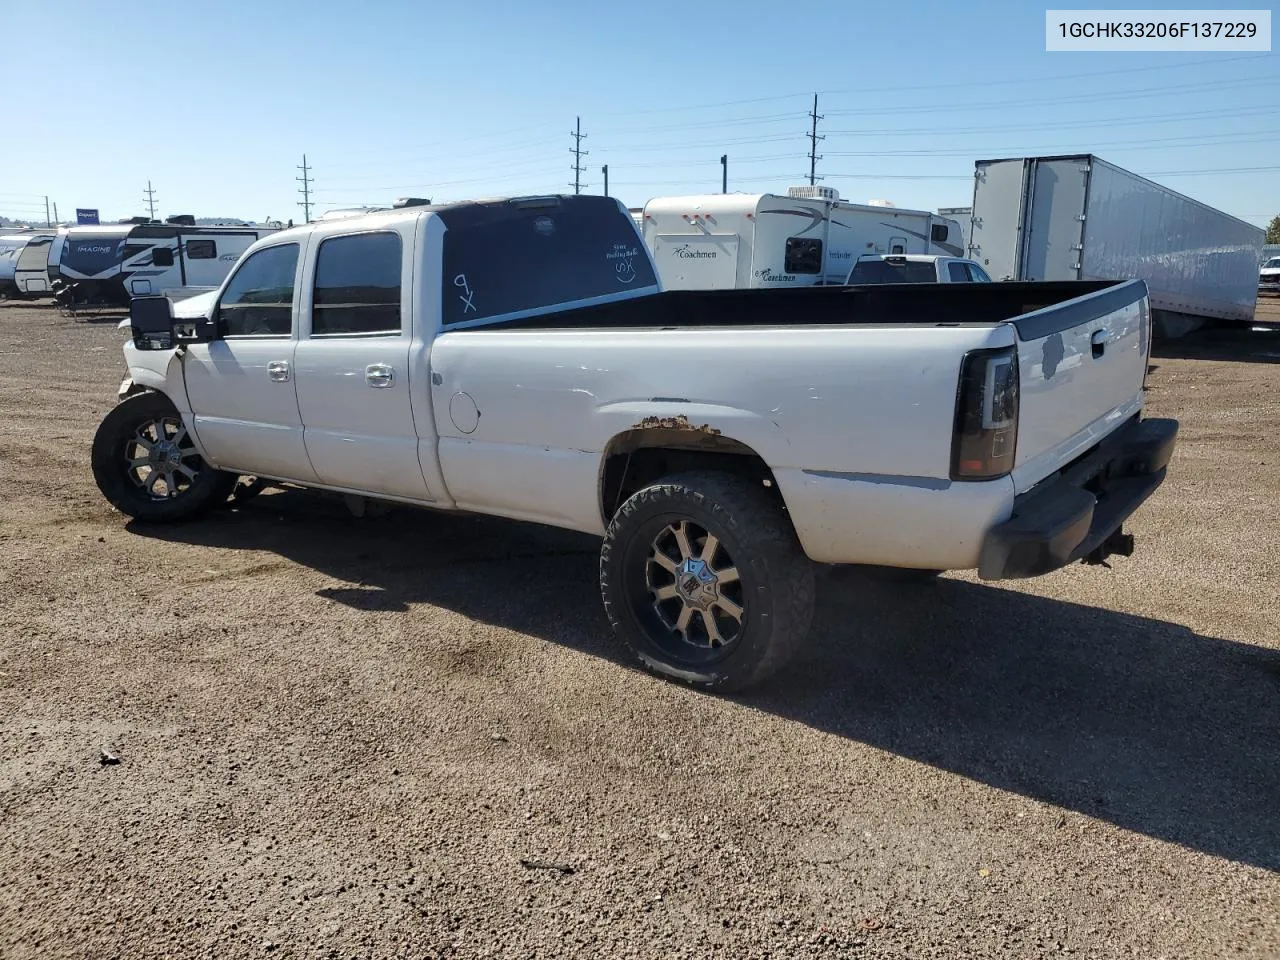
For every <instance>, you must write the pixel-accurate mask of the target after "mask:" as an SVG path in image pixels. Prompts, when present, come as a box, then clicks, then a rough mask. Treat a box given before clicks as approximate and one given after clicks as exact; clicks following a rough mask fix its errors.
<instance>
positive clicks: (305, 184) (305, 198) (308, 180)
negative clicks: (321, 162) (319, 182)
mask: <svg viewBox="0 0 1280 960" xmlns="http://www.w3.org/2000/svg"><path fill="white" fill-rule="evenodd" d="M298 169H299V170H301V171H302V176H300V177H294V178H293V179H295V180H297V181H298V182H299V183H300V184H302V186H301V187H300V188H299V189H298V192H299V193H300V194H302V202H301V203H299V204H298V206H300V207H301V208H302V215H303V217H304V218H305V221H304V222H305V223H310V222H311V184H313V183H315V178H314V177H312V176H311V167H308V166H307V155H306V154H305V153H304V154H303V155H302V166H300V167H298Z"/></svg>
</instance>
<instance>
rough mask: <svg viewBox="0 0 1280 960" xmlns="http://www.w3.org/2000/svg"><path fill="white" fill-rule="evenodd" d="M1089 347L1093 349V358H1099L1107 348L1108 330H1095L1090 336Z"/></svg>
mask: <svg viewBox="0 0 1280 960" xmlns="http://www.w3.org/2000/svg"><path fill="white" fill-rule="evenodd" d="M1089 347H1090V349H1091V350H1092V351H1093V359H1095V360H1097V359H1098V358H1099V357H1100V356H1102V355H1103V354H1104V353H1105V352H1106V350H1107V331H1105V330H1095V331H1093V336H1091V337H1090V338H1089Z"/></svg>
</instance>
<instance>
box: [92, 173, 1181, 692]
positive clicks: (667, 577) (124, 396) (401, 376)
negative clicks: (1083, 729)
mask: <svg viewBox="0 0 1280 960" xmlns="http://www.w3.org/2000/svg"><path fill="white" fill-rule="evenodd" d="M939 290H942V288H935V289H933V290H931V289H929V288H928V287H923V286H919V287H885V288H877V289H871V288H865V287H839V286H827V287H809V288H803V289H794V290H785V289H784V290H713V291H672V292H661V291H660V287H659V284H658V282H657V279H656V275H655V271H654V266H653V262H652V260H651V259H650V257H649V255H648V253H647V252H646V250H645V247H644V245H643V243H641V240H640V237H639V235H638V233H637V231H636V227H635V224H634V222H633V221H632V219H631V218H630V217H629V216H628V213H627V210H626V208H624V207H622V206H621V205H619V204H618V203H616V202H615V201H613V200H609V199H607V198H604V197H587V196H553V197H533V198H519V199H514V200H505V201H485V202H472V203H461V204H454V205H449V206H413V205H410V206H404V207H401V208H398V209H394V210H389V211H385V212H378V213H371V214H369V215H367V216H357V217H352V218H345V219H339V220H331V221H324V222H319V223H312V224H308V225H306V226H303V227H297V228H294V229H291V230H286V231H281V232H279V233H275V234H272V235H271V236H269V237H266V238H264V239H262V240H260V241H259V242H258V243H256V244H254V246H253V247H252V248H251V249H250V250H248V251H247V252H246V253H245V255H244V256H243V257H242V258H241V260H240V262H239V263H238V264H237V265H236V267H235V270H234V271H233V272H232V274H231V275H230V276H229V277H228V278H227V279H226V281H225V282H224V283H223V284H222V286H221V288H220V290H219V292H218V293H217V295H216V296H214V297H211V298H209V300H208V301H205V302H204V304H203V307H204V308H207V309H206V310H200V311H197V310H196V309H195V308H194V307H192V306H191V301H186V303H185V304H179V305H178V308H177V309H176V310H175V308H174V307H173V306H172V305H171V303H170V301H169V300H167V299H165V298H160V297H156V298H140V299H137V300H135V301H134V303H133V311H132V317H131V326H132V333H133V339H132V340H131V341H130V342H129V343H127V344H126V346H125V357H126V361H127V364H128V368H129V374H128V377H127V378H126V379H125V381H124V382H123V383H122V384H121V388H120V397H121V402H120V403H119V404H118V405H117V406H116V407H114V409H112V410H111V411H110V412H109V413H108V414H107V415H106V417H105V418H104V420H103V422H102V424H101V426H100V428H99V429H98V432H97V435H96V437H95V439H94V443H93V453H92V463H93V471H94V476H95V478H96V480H97V483H98V486H99V488H100V489H101V491H102V493H103V494H104V496H105V497H106V498H107V500H109V501H110V502H111V503H112V504H114V505H115V506H116V507H117V508H118V509H119V510H121V511H122V512H124V513H126V514H128V515H130V516H132V517H136V518H138V519H139V520H142V521H150V522H159V523H164V522H172V521H177V520H181V519H184V518H187V517H191V516H193V515H196V514H198V513H200V512H202V511H206V510H208V509H210V508H212V507H214V506H216V505H217V504H218V503H220V502H221V501H223V500H225V499H226V498H227V496H228V494H229V491H230V490H231V488H232V486H233V484H234V483H235V482H236V478H237V477H238V476H251V477H256V478H260V479H264V480H269V481H271V482H273V483H276V484H293V485H298V486H303V487H315V488H320V489H325V490H332V491H338V492H340V493H344V494H347V495H349V496H353V497H358V498H379V499H383V500H388V501H395V502H399V503H405V504H412V505H415V506H421V507H427V508H432V509H437V510H447V511H469V512H473V513H482V514H492V515H496V516H502V517H512V518H517V519H521V520H528V521H536V522H539V523H543V524H550V525H552V526H557V527H563V528H568V529H571V530H578V531H584V532H586V533H590V534H595V535H598V536H600V537H601V538H602V540H603V545H602V549H601V554H600V588H601V592H602V595H603V601H604V607H605V610H606V611H607V613H608V617H609V619H610V620H611V622H612V625H613V628H614V630H615V631H616V632H617V634H618V635H619V637H620V638H621V639H622V641H623V642H624V643H625V644H626V645H627V646H628V648H629V649H630V650H631V652H632V653H633V654H634V655H635V657H636V658H637V659H638V660H639V661H640V662H641V663H643V664H644V665H645V666H646V667H648V668H649V669H651V670H654V671H656V672H658V673H660V674H662V675H665V676H668V677H674V678H678V679H680V680H683V681H686V682H689V683H692V684H695V685H699V686H702V687H706V688H714V689H721V690H732V689H741V688H743V687H746V686H749V685H751V684H753V683H755V682H757V681H759V680H762V679H763V678H765V677H767V676H768V675H769V674H771V673H772V672H773V671H774V670H775V669H777V667H778V666H779V665H780V664H781V663H783V662H784V661H785V659H786V658H787V656H788V655H790V654H791V653H792V652H793V651H794V650H795V648H796V646H797V645H798V644H799V643H800V642H801V641H802V640H803V638H804V637H805V635H806V633H807V631H808V628H809V623H810V618H811V615H812V610H813V602H814V569H815V565H817V564H870V565H877V566H889V567H897V568H903V569H906V570H913V571H918V572H920V573H922V574H924V575H932V574H934V573H936V572H938V571H942V570H948V569H971V568H976V569H977V570H978V572H979V575H980V576H982V577H984V578H986V579H992V580H998V579H1004V578H1011V577H1027V576H1035V575H1038V574H1042V573H1046V572H1048V571H1050V570H1054V569H1056V568H1059V567H1061V566H1063V565H1064V564H1067V563H1070V562H1073V561H1078V560H1087V561H1091V562H1100V561H1102V560H1103V559H1105V558H1106V557H1107V556H1109V555H1112V554H1116V553H1119V554H1127V553H1129V552H1130V551H1131V549H1132V538H1131V537H1129V536H1128V535H1127V534H1125V533H1123V532H1122V523H1123V522H1124V521H1125V519H1126V518H1127V517H1128V516H1129V515H1130V514H1131V513H1132V512H1133V511H1134V510H1135V509H1137V507H1138V506H1139V504H1141V503H1142V502H1143V501H1144V500H1145V499H1146V498H1147V497H1148V496H1149V495H1150V494H1151V493H1152V492H1153V491H1154V490H1155V489H1156V487H1157V486H1159V484H1160V483H1161V481H1162V480H1163V479H1164V476H1165V470H1166V464H1167V463H1168V461H1169V458H1170V456H1171V454H1172V451H1173V447H1174V444H1175V438H1176V432H1177V423H1176V422H1175V421H1171V420H1154V419H1143V417H1142V409H1143V384H1144V377H1145V374H1146V369H1147V355H1148V348H1149V346H1150V342H1151V339H1150V311H1149V310H1148V305H1147V297H1146V287H1145V285H1144V284H1143V283H1142V282H1141V281H1129V282H1125V283H1110V282H1101V281H1099V282H1085V283H1079V282H1077V283H1041V284H1027V283H1001V284H981V285H979V284H972V285H969V286H967V287H966V288H964V289H960V288H952V289H949V290H945V291H943V292H946V293H947V294H948V296H947V297H945V298H944V297H938V296H934V294H935V293H936V292H938V291H939ZM175 313H177V314H179V316H177V317H175V316H174V314H175Z"/></svg>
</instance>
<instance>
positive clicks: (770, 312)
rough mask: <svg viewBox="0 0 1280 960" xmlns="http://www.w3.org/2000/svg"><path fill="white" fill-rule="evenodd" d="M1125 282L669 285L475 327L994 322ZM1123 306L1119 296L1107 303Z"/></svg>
mask: <svg viewBox="0 0 1280 960" xmlns="http://www.w3.org/2000/svg"><path fill="white" fill-rule="evenodd" d="M1123 283H1124V281H1118V280H1056V281H1038V282H1002V283H954V284H952V283H900V284H868V285H866V286H850V287H845V286H830V287H797V288H792V289H782V290H779V289H768V290H669V291H666V292H663V293H657V294H654V295H653V296H648V297H636V298H633V299H630V300H619V301H615V302H613V303H604V304H598V305H595V306H589V307H578V308H575V309H570V310H557V311H553V312H550V313H544V314H539V315H537V316H532V317H522V318H519V319H514V320H508V321H505V322H504V321H501V320H498V321H496V322H495V323H493V324H491V325H486V326H483V327H472V328H471V329H472V330H477V331H479V330H486V329H488V330H492V329H504V330H511V329H544V330H545V329H557V328H565V327H592V328H601V327H604V328H608V327H614V328H616V327H649V328H652V327H663V328H665V327H714V326H779V325H798V324H810V325H833V324H852V323H857V324H875V323H899V324H929V325H931V326H940V325H953V324H974V323H978V324H995V323H1000V322H1002V321H1004V320H1008V319H1011V318H1013V317H1018V316H1021V315H1023V314H1026V313H1031V312H1033V311H1036V310H1040V309H1042V308H1044V307H1048V306H1052V305H1053V304H1056V303H1062V302H1064V301H1066V300H1072V299H1075V298H1076V297H1083V296H1085V295H1087V294H1090V293H1096V292H1098V291H1100V290H1106V289H1107V288H1109V287H1115V286H1117V285H1119V284H1123ZM1135 290H1136V288H1130V289H1127V290H1124V291H1121V290H1116V294H1117V296H1119V298H1120V299H1122V300H1124V301H1125V303H1131V302H1133V300H1135V299H1137V297H1138V296H1140V295H1141V294H1142V293H1144V292H1145V288H1143V289H1142V290H1141V291H1137V292H1135ZM1108 299H1111V298H1108ZM1121 305H1123V304H1120V303H1119V302H1118V301H1117V303H1116V304H1115V305H1114V306H1108V309H1114V308H1115V307H1118V306H1121ZM1102 306H1104V304H1099V303H1096V302H1093V303H1090V304H1088V305H1087V309H1089V310H1092V311H1094V312H1097V311H1098V310H1099V307H1102ZM1082 307H1084V305H1082ZM1103 312H1106V311H1105V310H1104V311H1103ZM1076 322H1079V320H1077V321H1076ZM447 329H448V328H447V327H446V331H447ZM1028 332H1030V331H1028ZM1020 335H1022V336H1023V339H1030V338H1029V337H1027V335H1026V333H1023V332H1022V331H1021V330H1020ZM1039 335H1040V336H1043V335H1045V334H1043V333H1041V334H1039Z"/></svg>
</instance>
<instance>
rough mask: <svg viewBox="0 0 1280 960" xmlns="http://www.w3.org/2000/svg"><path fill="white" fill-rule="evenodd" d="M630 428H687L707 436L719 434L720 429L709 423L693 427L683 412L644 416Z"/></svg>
mask: <svg viewBox="0 0 1280 960" xmlns="http://www.w3.org/2000/svg"><path fill="white" fill-rule="evenodd" d="M631 429H632V430H687V431H689V432H690V433H705V434H706V435H707V436H709V437H718V436H720V431H719V430H717V429H716V428H715V427H713V426H711V424H709V423H704V424H703V425H702V426H700V427H695V426H694V425H693V424H692V423H690V422H689V418H688V417H686V416H685V415H684V414H683V413H680V414H677V415H676V416H674V417H645V418H644V419H643V420H641V421H640V422H639V423H637V424H635V425H633V426H632V428H631Z"/></svg>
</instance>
